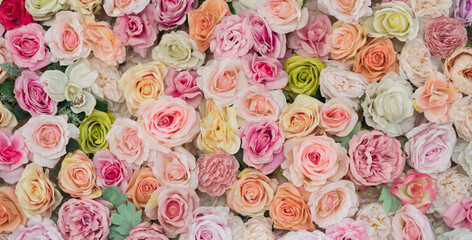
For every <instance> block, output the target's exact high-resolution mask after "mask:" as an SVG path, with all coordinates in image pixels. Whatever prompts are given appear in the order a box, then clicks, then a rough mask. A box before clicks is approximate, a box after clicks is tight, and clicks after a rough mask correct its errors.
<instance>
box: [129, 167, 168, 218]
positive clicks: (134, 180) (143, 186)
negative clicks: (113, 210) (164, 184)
mask: <svg viewBox="0 0 472 240" xmlns="http://www.w3.org/2000/svg"><path fill="white" fill-rule="evenodd" d="M159 186H161V183H160V182H159V181H158V180H157V178H156V177H155V176H154V174H153V173H152V170H151V168H148V167H144V168H141V169H139V170H138V171H135V172H134V173H133V175H132V176H131V179H130V180H129V183H128V188H126V196H127V197H128V201H130V202H132V203H133V204H134V205H135V206H136V208H137V209H142V208H144V207H146V203H147V202H148V200H149V198H150V197H151V194H152V193H153V192H154V190H156V189H157V188H158V187H159Z"/></svg>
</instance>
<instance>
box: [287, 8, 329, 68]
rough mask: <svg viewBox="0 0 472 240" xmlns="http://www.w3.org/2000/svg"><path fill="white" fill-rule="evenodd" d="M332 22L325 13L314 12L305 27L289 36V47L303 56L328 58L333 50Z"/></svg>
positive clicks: (323, 59)
mask: <svg viewBox="0 0 472 240" xmlns="http://www.w3.org/2000/svg"><path fill="white" fill-rule="evenodd" d="M331 31H332V30H331V22H330V21H329V18H328V16H326V15H324V14H318V13H316V14H313V15H311V16H310V18H308V23H307V25H306V26H305V27H303V28H301V29H298V30H295V31H294V32H292V33H291V34H290V35H289V37H288V47H289V48H291V49H293V50H295V53H296V54H298V55H300V56H302V57H316V58H318V59H320V60H321V61H326V60H328V55H329V53H330V50H331V39H330V35H331Z"/></svg>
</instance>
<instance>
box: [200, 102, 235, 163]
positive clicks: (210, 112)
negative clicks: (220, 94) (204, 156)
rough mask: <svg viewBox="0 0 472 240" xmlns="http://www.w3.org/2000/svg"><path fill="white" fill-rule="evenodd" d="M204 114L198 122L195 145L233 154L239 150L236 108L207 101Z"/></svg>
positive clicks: (208, 150)
mask: <svg viewBox="0 0 472 240" xmlns="http://www.w3.org/2000/svg"><path fill="white" fill-rule="evenodd" d="M206 113H207V114H206V116H205V117H204V118H203V119H202V121H201V124H200V134H199V135H198V138H197V147H198V148H199V149H201V150H203V151H206V152H215V151H221V150H223V151H226V152H228V153H231V154H235V153H237V152H238V150H239V145H240V144H241V139H240V138H239V136H238V123H237V121H236V109H234V108H233V107H223V108H222V107H219V106H218V105H216V104H215V103H214V102H213V101H211V100H210V101H208V102H207V106H206Z"/></svg>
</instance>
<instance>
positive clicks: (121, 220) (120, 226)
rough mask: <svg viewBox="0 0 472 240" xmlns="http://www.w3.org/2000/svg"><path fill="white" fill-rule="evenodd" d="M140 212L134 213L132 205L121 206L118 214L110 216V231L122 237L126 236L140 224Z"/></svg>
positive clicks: (134, 209) (134, 208) (134, 207)
mask: <svg viewBox="0 0 472 240" xmlns="http://www.w3.org/2000/svg"><path fill="white" fill-rule="evenodd" d="M141 213H142V210H139V211H136V206H135V205H134V204H133V203H130V202H128V203H127V204H121V205H120V206H119V207H118V213H112V214H111V222H112V225H111V229H113V230H114V231H116V232H117V233H119V234H120V235H123V236H128V233H129V231H130V230H131V229H132V228H133V227H135V226H136V225H138V224H140V223H141Z"/></svg>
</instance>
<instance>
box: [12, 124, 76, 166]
mask: <svg viewBox="0 0 472 240" xmlns="http://www.w3.org/2000/svg"><path fill="white" fill-rule="evenodd" d="M18 131H20V133H21V135H22V136H23V138H24V139H25V143H26V146H27V147H28V149H29V150H30V151H31V152H32V153H33V158H32V159H31V161H32V162H35V163H37V164H39V165H41V166H44V167H48V168H54V166H56V164H57V163H58V162H59V160H60V159H61V157H62V156H64V155H65V154H66V145H67V143H68V142H69V139H70V138H74V139H77V138H78V137H79V129H78V128H77V127H76V126H74V125H73V124H70V123H67V116H66V115H59V116H50V115H39V116H34V117H32V118H30V119H29V120H28V122H26V124H25V125H23V126H22V127H21V128H20V129H18Z"/></svg>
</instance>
